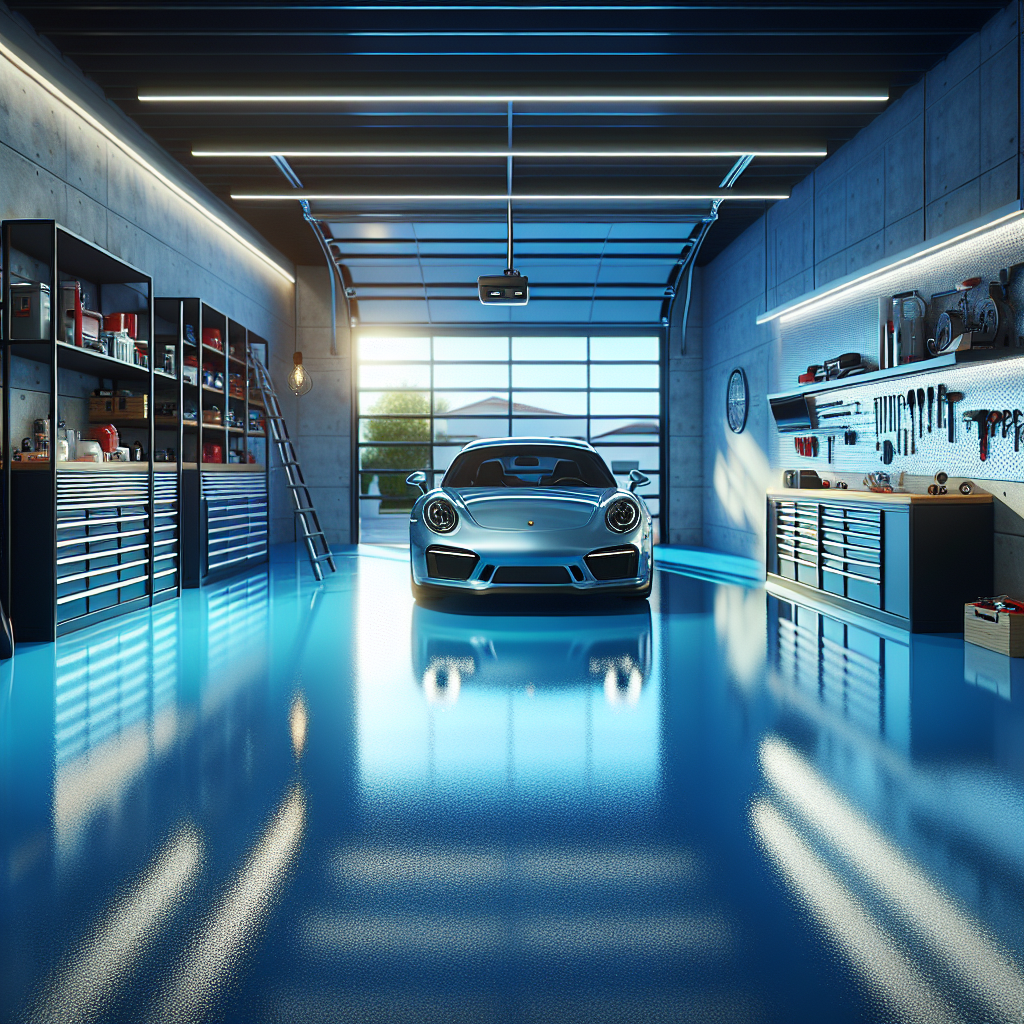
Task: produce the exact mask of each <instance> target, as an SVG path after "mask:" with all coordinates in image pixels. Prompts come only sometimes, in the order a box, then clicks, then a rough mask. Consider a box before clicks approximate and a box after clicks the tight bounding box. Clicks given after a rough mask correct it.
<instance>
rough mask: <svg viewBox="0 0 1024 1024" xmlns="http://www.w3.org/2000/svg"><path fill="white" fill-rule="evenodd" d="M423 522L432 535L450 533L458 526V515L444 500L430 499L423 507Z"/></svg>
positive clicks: (449, 503) (450, 504)
mask: <svg viewBox="0 0 1024 1024" xmlns="http://www.w3.org/2000/svg"><path fill="white" fill-rule="evenodd" d="M423 522H425V523H426V524H427V526H428V527H429V528H430V529H431V530H433V531H434V533H451V532H452V530H454V529H455V527H456V526H458V525H459V513H458V512H456V511H455V506H454V505H453V504H452V503H451V502H450V501H448V500H447V499H445V498H432V499H431V500H430V501H428V502H427V503H426V505H424V506H423Z"/></svg>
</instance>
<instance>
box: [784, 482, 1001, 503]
mask: <svg viewBox="0 0 1024 1024" xmlns="http://www.w3.org/2000/svg"><path fill="white" fill-rule="evenodd" d="M768 497H769V498H775V499H776V500H779V501H837V502H846V503H849V502H851V501H854V502H858V503H861V504H868V505H904V506H906V505H990V504H991V503H992V495H991V494H979V493H978V492H975V493H974V494H961V493H960V492H959V491H954V492H953V493H952V494H906V493H901V494H895V493H894V494H876V493H875V492H874V491H855V490H853V489H852V488H851V489H847V490H843V489H842V488H840V487H820V488H819V487H804V488H797V487H779V488H772V489H771V490H769V491H768Z"/></svg>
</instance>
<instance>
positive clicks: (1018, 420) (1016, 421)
mask: <svg viewBox="0 0 1024 1024" xmlns="http://www.w3.org/2000/svg"><path fill="white" fill-rule="evenodd" d="M1022 420H1024V413H1022V412H1021V411H1020V409H1014V410H1013V450H1014V452H1015V453H1016V452H1019V451H1020V430H1021V427H1022V426H1024V422H1022Z"/></svg>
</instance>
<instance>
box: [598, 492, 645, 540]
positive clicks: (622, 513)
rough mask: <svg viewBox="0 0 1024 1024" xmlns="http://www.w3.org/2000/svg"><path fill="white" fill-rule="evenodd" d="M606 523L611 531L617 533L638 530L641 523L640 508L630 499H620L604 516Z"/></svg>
mask: <svg viewBox="0 0 1024 1024" xmlns="http://www.w3.org/2000/svg"><path fill="white" fill-rule="evenodd" d="M604 521H605V522H606V523H607V524H608V529H609V530H614V531H615V532H616V533H629V531H630V530H634V529H636V527H637V525H638V524H639V522H640V508H639V506H638V505H637V503H636V502H635V501H630V500H629V498H619V499H618V500H617V501H613V502H612V503H611V504H610V505H609V506H608V511H607V512H605V514H604Z"/></svg>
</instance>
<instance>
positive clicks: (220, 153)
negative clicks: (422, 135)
mask: <svg viewBox="0 0 1024 1024" xmlns="http://www.w3.org/2000/svg"><path fill="white" fill-rule="evenodd" d="M192 155H193V156H195V157H271V158H273V157H283V158H285V159H290V160H294V159H297V158H298V159H302V158H305V159H314V158H324V157H330V158H339V159H346V158H351V159H363V158H369V159H384V160H402V159H410V160H416V159H435V158H439V159H445V158H451V159H469V158H472V159H476V158H480V159H490V158H494V159H501V160H504V159H506V158H507V157H510V156H512V157H516V158H517V159H522V158H528V159H543V158H558V159H616V158H622V159H645V160H647V159H661V158H664V159H691V158H693V159H696V158H701V157H728V158H730V159H736V158H737V157H741V156H756V157H824V156H827V155H828V151H827V150H825V149H756V148H753V147H750V148H746V149H513V150H508V149H289V148H287V147H282V148H279V149H202V148H197V149H193V150H192Z"/></svg>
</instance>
